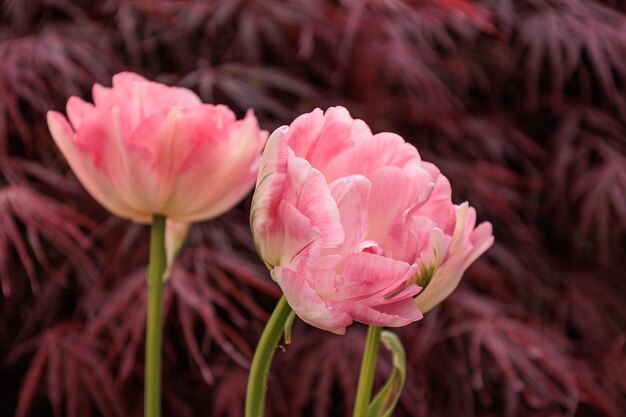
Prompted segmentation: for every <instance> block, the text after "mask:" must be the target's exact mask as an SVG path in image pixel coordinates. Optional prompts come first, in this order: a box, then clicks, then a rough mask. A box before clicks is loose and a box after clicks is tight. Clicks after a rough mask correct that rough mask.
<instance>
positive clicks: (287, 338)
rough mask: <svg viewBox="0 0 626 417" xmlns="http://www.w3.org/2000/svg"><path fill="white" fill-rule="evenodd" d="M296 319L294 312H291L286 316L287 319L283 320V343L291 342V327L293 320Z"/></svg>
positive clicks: (288, 343)
mask: <svg viewBox="0 0 626 417" xmlns="http://www.w3.org/2000/svg"><path fill="white" fill-rule="evenodd" d="M295 319H296V313H295V312H293V311H292V312H291V313H289V316H288V317H287V321H286V322H285V327H284V332H285V344H286V345H290V344H291V327H292V326H293V321H294V320H295Z"/></svg>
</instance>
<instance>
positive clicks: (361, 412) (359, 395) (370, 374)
mask: <svg viewBox="0 0 626 417" xmlns="http://www.w3.org/2000/svg"><path fill="white" fill-rule="evenodd" d="M382 330H383V329H382V327H378V326H369V328H368V329H367V340H366V342H365V352H363V362H362V363H361V373H360V375H359V385H358V388H357V390H356V400H355V403H354V414H353V417H366V416H367V409H368V408H369V405H370V400H371V398H372V388H373V387H374V376H375V375H376V362H377V361H378V349H379V348H380V334H381V332H382Z"/></svg>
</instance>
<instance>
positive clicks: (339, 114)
mask: <svg viewBox="0 0 626 417" xmlns="http://www.w3.org/2000/svg"><path fill="white" fill-rule="evenodd" d="M475 220H476V215H475V211H474V209H473V208H470V207H468V205H467V204H466V203H465V204H462V205H460V206H455V205H454V204H453V203H452V200H451V189H450V183H449V182H448V180H447V179H446V177H445V176H443V175H442V174H441V173H440V171H439V170H438V169H437V168H436V167H435V166H434V165H433V164H430V163H428V162H424V161H422V160H421V159H420V156H419V154H418V152H417V150H416V149H415V148H414V147H413V146H412V145H410V144H408V143H406V142H405V141H404V140H403V139H402V138H401V137H400V136H398V135H396V134H393V133H379V134H376V135H373V134H372V132H371V131H370V129H369V128H368V126H367V125H366V124H365V123H364V122H363V121H361V120H354V119H352V117H350V114H349V113H348V111H347V110H346V109H345V108H342V107H334V108H330V109H328V110H327V111H326V112H325V113H323V112H322V111H321V110H319V109H317V110H315V111H313V112H311V113H308V114H304V115H302V116H300V117H298V118H297V119H296V120H295V121H294V122H293V123H292V124H291V126H289V127H282V128H279V129H278V130H276V131H275V132H274V133H273V134H272V136H271V137H270V139H269V141H268V144H267V146H266V149H265V151H264V154H263V157H262V160H261V168H260V172H259V176H258V179H257V188H256V191H255V195H254V198H253V203H252V212H251V224H252V230H253V234H254V238H255V243H256V245H257V249H258V251H259V254H260V255H261V257H262V258H263V260H264V262H265V264H266V265H267V267H268V268H269V269H270V270H271V275H272V278H273V279H274V280H275V281H276V282H277V283H278V285H280V287H281V289H282V291H283V293H284V295H285V297H286V299H287V301H288V303H289V305H290V306H291V308H292V309H293V310H294V311H295V312H296V314H297V315H298V316H299V317H300V318H301V319H302V320H304V321H305V322H307V323H309V324H311V325H313V326H315V327H318V328H320V329H324V330H328V331H331V332H334V333H338V334H342V333H344V332H345V328H346V326H348V325H350V324H351V323H352V322H353V321H355V320H356V321H359V322H362V323H366V324H369V325H375V326H390V327H397V326H404V325H406V324H409V323H411V322H414V321H416V320H419V319H420V318H421V317H422V313H423V312H425V311H426V310H428V309H430V308H432V307H433V306H434V305H436V304H438V303H439V302H441V301H442V300H443V299H444V298H446V297H447V296H448V295H449V294H450V292H452V290H454V288H455V287H456V286H457V285H458V282H459V280H460V278H461V276H462V274H463V272H464V271H465V269H467V267H468V266H469V265H470V264H471V263H472V262H473V261H474V260H475V259H476V258H477V257H478V256H480V255H481V254H482V253H483V252H485V251H486V250H487V249H488V248H489V247H490V246H491V244H492V243H493V236H492V232H491V225H490V224H489V223H483V224H481V225H479V226H478V227H476V228H475ZM416 297H417V302H416ZM418 307H419V308H418Z"/></svg>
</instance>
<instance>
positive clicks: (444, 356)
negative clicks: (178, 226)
mask: <svg viewBox="0 0 626 417" xmlns="http://www.w3.org/2000/svg"><path fill="white" fill-rule="evenodd" d="M0 4H1V7H0V174H1V175H0V283H1V288H2V295H1V296H0V386H1V387H2V390H1V392H0V415H3V416H4V415H6V416H11V415H15V416H17V417H22V416H31V415H37V416H42V417H45V416H54V417H60V416H68V417H72V416H81V417H90V416H104V417H108V416H111V417H127V416H133V417H134V416H141V415H142V405H141V401H140V399H141V396H142V385H141V384H142V378H143V369H142V362H143V334H144V325H145V312H144V310H145V291H144V289H145V280H144V275H145V268H146V263H147V256H148V230H147V228H146V227H144V226H139V225H133V224H130V223H129V222H126V221H123V220H120V219H116V218H114V217H112V216H110V215H109V214H108V213H106V212H105V211H104V210H103V209H102V208H100V207H99V206H98V205H97V204H96V203H95V202H94V201H93V200H92V199H91V198H90V197H89V196H88V195H87V194H86V193H85V192H84V190H83V189H82V187H81V186H80V184H79V183H78V182H77V180H76V179H75V177H74V176H73V174H72V173H71V171H70V170H69V169H68V167H67V164H66V163H65V162H64V160H63V158H62V157H61V155H60V153H59V151H58V150H57V149H56V148H55V146H54V144H53V142H52V140H51V138H50V136H49V133H48V131H47V128H46V125H45V113H46V111H47V110H49V109H57V110H62V109H63V107H64V104H65V102H66V100H67V98H68V97H69V96H70V95H73V94H79V95H81V96H83V97H85V98H89V94H90V87H91V85H92V84H93V83H94V82H101V83H105V84H106V83H108V82H109V80H110V78H111V76H112V74H114V73H115V72H118V71H121V70H132V71H137V72H140V73H142V74H145V75H146V76H148V77H150V78H152V79H156V80H158V81H162V82H167V83H170V84H174V85H181V86H185V87H188V88H191V89H193V90H194V91H196V92H197V93H198V94H199V95H200V96H201V97H202V98H203V99H204V100H205V101H208V102H220V103H225V104H227V105H230V106H231V107H233V108H234V109H235V110H236V111H237V112H238V113H239V114H243V112H244V111H245V110H246V109H247V108H249V107H253V108H254V109H255V112H256V114H257V115H258V116H259V118H260V120H261V124H262V126H263V128H265V129H268V130H272V129H274V128H275V127H277V126H279V125H281V124H285V123H289V122H290V121H291V120H292V119H293V118H294V117H295V116H297V115H298V114H300V113H302V112H305V111H310V110H311V109H312V108H314V107H316V106H320V107H325V106H328V105H332V104H341V105H345V106H347V107H349V108H350V110H351V112H352V113H353V114H354V115H355V116H357V117H361V118H363V119H365V120H366V121H367V122H368V123H369V124H370V125H371V126H372V127H373V129H374V130H376V131H381V130H392V131H395V132H399V133H401V134H402V135H403V136H404V137H405V138H407V140H409V141H411V142H412V143H414V144H415V145H416V146H417V147H418V149H419V150H420V153H421V154H422V156H423V157H424V159H427V160H431V161H433V162H435V163H437V164H438V165H439V166H440V167H441V169H442V170H443V172H444V173H445V174H446V175H447V176H448V177H449V178H450V180H451V182H452V184H453V189H454V190H455V196H454V198H455V201H457V202H460V201H463V200H466V199H467V200H469V201H470V202H471V203H472V205H474V206H476V208H477V210H478V212H479V217H480V219H488V220H490V221H492V223H493V224H494V230H495V235H496V245H495V246H494V247H493V248H492V249H491V250H490V251H489V253H488V254H487V256H485V257H484V258H483V259H481V260H480V261H479V262H478V263H477V264H476V265H474V266H473V267H472V268H471V269H470V271H468V273H467V276H466V278H465V280H464V283H463V284H462V285H461V287H460V288H459V290H458V291H457V292H456V293H455V294H454V295H453V296H452V297H450V299H449V300H447V301H446V302H445V303H444V304H443V305H442V306H441V307H439V308H437V309H435V310H434V311H432V312H430V313H429V314H428V315H427V317H426V318H425V319H424V320H423V321H422V322H420V323H417V324H415V325H412V326H409V327H407V328H404V329H401V330H400V331H399V333H400V335H401V337H402V339H403V341H404V344H405V346H406V350H407V354H408V355H407V358H408V362H409V371H408V375H407V385H406V388H405V391H404V393H403V395H402V398H401V400H400V403H399V405H398V409H397V411H396V413H395V414H394V415H397V416H428V417H433V416H460V415H462V416H485V417H487V416H529V417H530V416H546V415H549V416H573V415H575V416H580V417H587V416H603V417H619V416H623V415H626V399H625V398H626V348H625V346H626V332H625V329H626V306H625V304H624V300H626V281H625V280H624V270H626V263H625V260H624V257H623V254H624V251H625V249H626V233H625V231H626V60H624V57H625V56H626V14H625V11H626V6H625V4H624V2H621V1H611V0H602V1H601V0H596V1H594V0H477V1H466V0H420V1H415V0H414V1H411V0H351V1H348V0H345V1H330V0H289V1H282V0H251V1H243V0H233V1H179V0H176V1H174V0H172V1H166V0H152V1H146V0H96V1H87V0H80V1H69V0H45V1H44V0H29V1H21V0H4V1H3V2H1V3H0ZM249 204H250V202H249V200H247V201H244V202H243V203H242V204H241V205H240V207H238V208H237V209H236V210H233V211H232V212H231V213H229V214H227V215H226V216H223V217H222V218H220V219H216V220H214V221H211V222H207V223H203V224H197V225H194V226H193V228H192V231H191V233H190V235H189V238H188V241H187V243H186V246H185V248H184V250H183V252H182V253H181V256H180V258H179V259H178V261H177V263H176V265H175V267H174V269H173V271H172V274H171V277H170V279H169V281H168V282H167V285H166V293H165V318H166V321H165V343H164V366H163V373H164V383H163V393H164V410H165V415H173V416H189V417H191V416H206V415H211V416H216V417H236V416H241V415H243V402H244V397H245V388H246V380H247V367H248V365H249V361H250V357H251V355H252V351H253V349H254V346H255V344H256V342H257V340H258V338H259V335H260V332H261V330H262V328H263V325H264V323H265V321H266V320H267V317H268V315H269V312H270V310H271V308H272V306H273V305H274V303H275V301H276V299H277V298H278V296H279V295H280V292H279V291H278V288H277V287H276V286H275V285H274V284H273V283H272V282H271V280H270V278H269V274H268V273H267V271H266V270H265V268H264V267H263V266H262V264H261V263H260V261H259V260H258V258H257V256H256V254H255V252H254V245H253V243H252V239H251V236H250V232H249V227H248V224H247V222H248V219H247V217H248V214H247V211H248V208H249ZM363 330H364V328H363V327H361V326H354V327H353V328H351V329H350V331H349V332H348V334H347V335H346V336H345V337H337V336H332V335H330V334H325V333H323V332H320V331H317V330H315V329H312V328H310V327H307V326H304V325H302V324H301V323H300V324H296V326H295V327H294V343H293V344H292V345H290V346H285V347H284V348H281V350H280V351H279V352H278V353H277V355H276V361H275V363H274V367H273V372H272V374H271V377H270V388H269V400H268V410H269V411H270V412H271V414H270V415H273V416H289V417H293V416H307V417H309V416H316V417H321V416H345V415H349V414H350V409H351V406H352V402H353V401H354V390H355V383H356V378H357V371H358V367H359V361H360V356H361V351H362V345H363V340H364V332H363ZM390 370H391V358H389V357H388V356H386V355H383V356H382V358H381V361H380V366H379V369H378V371H379V374H378V382H377V383H379V384H380V383H382V381H383V378H384V377H385V375H387V374H388V373H389V372H390Z"/></svg>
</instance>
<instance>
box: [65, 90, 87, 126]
mask: <svg viewBox="0 0 626 417" xmlns="http://www.w3.org/2000/svg"><path fill="white" fill-rule="evenodd" d="M93 110H94V106H93V104H91V103H87V102H86V101H84V100H83V99H81V98H79V97H75V96H72V97H70V99H69V100H68V101H67V106H66V111H67V117H68V119H69V120H70V123H71V124H72V127H74V130H78V129H79V128H80V123H81V122H82V120H83V118H84V117H85V116H86V115H88V114H90V113H91V112H92V111H93Z"/></svg>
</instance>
